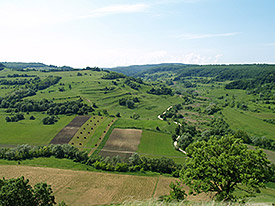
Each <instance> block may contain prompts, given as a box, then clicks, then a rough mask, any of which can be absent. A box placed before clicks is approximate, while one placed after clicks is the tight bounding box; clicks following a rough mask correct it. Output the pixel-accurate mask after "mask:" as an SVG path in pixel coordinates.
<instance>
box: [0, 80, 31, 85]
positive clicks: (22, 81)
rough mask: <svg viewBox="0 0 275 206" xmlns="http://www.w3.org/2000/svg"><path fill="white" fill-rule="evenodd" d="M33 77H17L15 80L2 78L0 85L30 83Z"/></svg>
mask: <svg viewBox="0 0 275 206" xmlns="http://www.w3.org/2000/svg"><path fill="white" fill-rule="evenodd" d="M31 81H32V79H15V80H8V79H3V80H0V85H24V84H30V83H31Z"/></svg>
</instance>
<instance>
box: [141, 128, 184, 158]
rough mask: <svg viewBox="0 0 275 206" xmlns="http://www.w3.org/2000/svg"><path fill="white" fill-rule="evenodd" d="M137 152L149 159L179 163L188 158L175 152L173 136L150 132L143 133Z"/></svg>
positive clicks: (144, 131)
mask: <svg viewBox="0 0 275 206" xmlns="http://www.w3.org/2000/svg"><path fill="white" fill-rule="evenodd" d="M137 152H138V153H139V154H141V155H144V156H148V157H154V158H160V157H167V158H171V159H173V160H175V161H176V162H178V163H183V162H184V161H185V158H186V155H185V154H183V153H181V152H179V151H177V150H175V148H174V146H173V141H172V138H171V135H169V134H165V133H160V132H153V131H148V130H143V131H142V136H141V141H140V144H139V146H138V150H137Z"/></svg>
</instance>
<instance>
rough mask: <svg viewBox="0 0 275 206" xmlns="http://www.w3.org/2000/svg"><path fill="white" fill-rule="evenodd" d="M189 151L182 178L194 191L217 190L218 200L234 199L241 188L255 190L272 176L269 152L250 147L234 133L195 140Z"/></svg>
mask: <svg viewBox="0 0 275 206" xmlns="http://www.w3.org/2000/svg"><path fill="white" fill-rule="evenodd" d="M186 152H187V154H188V156H189V157H190V158H189V159H187V161H186V164H185V167H184V168H183V169H182V171H181V174H180V177H181V180H182V182H183V183H184V184H186V185H188V186H189V187H190V189H191V190H190V193H191V194H198V193H201V192H213V194H215V195H214V197H215V198H216V199H217V200H233V199H236V197H235V195H234V193H233V192H234V191H235V190H236V189H237V188H238V189H241V190H245V191H246V192H248V193H254V192H257V191H259V188H260V187H264V182H265V181H268V179H269V178H270V174H271V167H270V165H269V164H270V162H269V161H268V160H267V158H266V154H265V153H264V152H263V151H262V150H259V149H257V150H256V151H254V150H249V149H248V148H247V146H246V145H245V144H242V141H241V140H240V139H236V138H234V137H232V136H227V137H222V138H220V139H217V138H214V137H213V138H210V140H209V141H208V142H206V141H199V142H196V143H193V144H191V145H189V147H187V149H186Z"/></svg>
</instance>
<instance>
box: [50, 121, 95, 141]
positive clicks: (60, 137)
mask: <svg viewBox="0 0 275 206" xmlns="http://www.w3.org/2000/svg"><path fill="white" fill-rule="evenodd" d="M88 119H90V116H76V117H75V118H74V119H73V120H72V121H71V122H70V123H69V124H68V125H67V126H66V127H64V128H63V129H62V130H61V131H60V132H59V133H58V134H57V135H56V136H55V137H54V138H53V139H52V141H51V144H68V143H69V142H70V140H71V139H72V138H73V136H74V135H75V133H76V132H77V131H78V130H79V128H80V127H81V126H82V125H83V124H84V123H85V122H86V121H87V120H88Z"/></svg>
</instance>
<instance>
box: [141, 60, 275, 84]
mask: <svg viewBox="0 0 275 206" xmlns="http://www.w3.org/2000/svg"><path fill="white" fill-rule="evenodd" d="M274 70H275V65H269V64H235V65H233V64H232V65H181V64H168V65H160V66H156V67H153V68H150V69H148V70H146V71H144V72H142V73H138V74H136V76H137V77H142V78H145V77H146V78H147V79H150V76H152V75H154V74H156V73H159V72H172V73H174V74H175V76H176V77H175V78H174V81H181V80H184V79H185V78H186V77H213V78H214V80H215V81H226V80H238V79H248V78H256V77H258V76H260V75H262V74H267V73H270V72H274Z"/></svg>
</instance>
